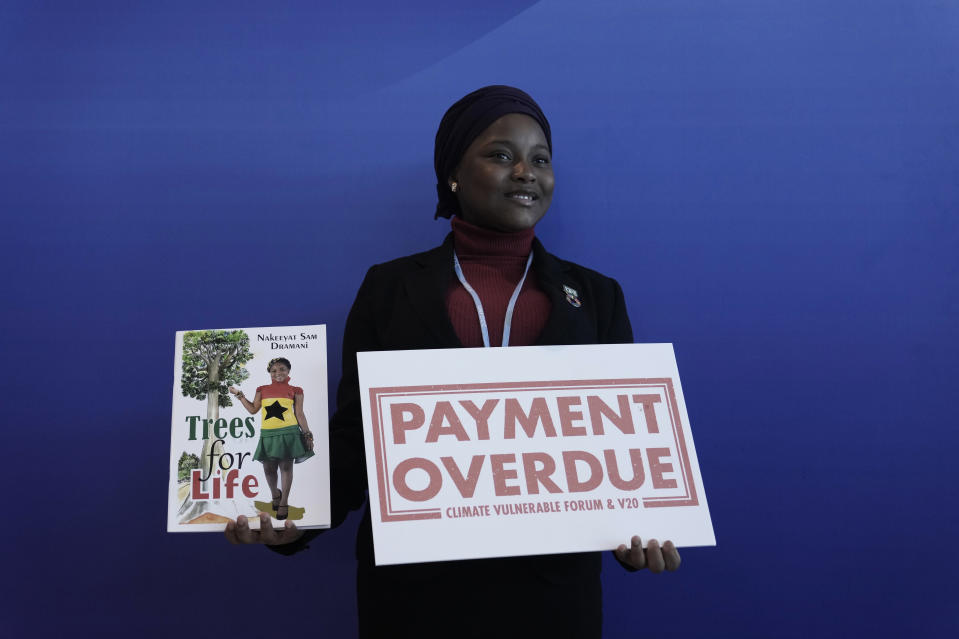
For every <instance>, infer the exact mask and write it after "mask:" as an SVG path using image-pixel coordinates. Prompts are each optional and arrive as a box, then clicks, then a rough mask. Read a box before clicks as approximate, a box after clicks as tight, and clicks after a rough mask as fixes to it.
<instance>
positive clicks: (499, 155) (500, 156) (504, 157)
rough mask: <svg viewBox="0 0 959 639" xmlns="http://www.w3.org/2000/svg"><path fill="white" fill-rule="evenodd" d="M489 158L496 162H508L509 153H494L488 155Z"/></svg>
mask: <svg viewBox="0 0 959 639" xmlns="http://www.w3.org/2000/svg"><path fill="white" fill-rule="evenodd" d="M490 157H492V158H496V159H497V160H509V159H510V158H509V153H506V152H505V151H494V152H493V153H491V154H490Z"/></svg>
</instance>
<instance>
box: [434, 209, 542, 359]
mask: <svg viewBox="0 0 959 639" xmlns="http://www.w3.org/2000/svg"><path fill="white" fill-rule="evenodd" d="M452 226H453V247H454V249H455V250H456V256H457V257H458V258H459V261H460V266H461V267H462V268H463V275H464V276H465V277H466V281H467V282H469V284H470V286H472V287H473V290H475V291H476V293H477V295H479V298H480V301H482V302H483V312H484V313H485V314H486V322H487V325H488V330H489V339H490V345H491V346H500V345H501V344H502V343H503V321H504V320H505V319H506V307H507V305H508V304H509V298H510V297H511V296H512V295H513V291H514V290H515V289H516V285H517V284H519V280H520V278H521V277H523V270H524V269H525V268H526V260H527V258H528V257H529V254H530V251H531V250H532V246H533V236H534V235H535V232H534V230H533V229H528V230H526V231H519V232H516V233H501V232H499V231H490V230H488V229H484V228H480V227H478V226H474V225H472V224H470V223H469V222H464V221H463V220H461V219H460V218H458V217H454V218H453V220H452ZM535 266H536V265H535V264H531V265H530V267H529V274H528V275H527V276H526V281H525V282H524V283H523V289H522V290H521V291H520V294H519V298H518V299H517V300H516V307H515V309H514V310H513V323H512V326H511V328H510V337H509V345H510V346H529V345H531V344H533V343H534V342H535V341H536V339H537V338H538V337H539V334H540V333H541V332H542V330H543V327H544V326H545V325H546V319H547V318H548V317H549V312H550V310H551V308H552V306H551V304H550V301H549V298H548V297H547V296H546V294H545V293H543V291H542V290H540V288H539V286H538V285H537V282H536V275H535V273H534V272H533V269H534V268H535ZM446 311H447V312H448V313H449V316H450V321H451V322H452V323H453V328H454V329H455V330H456V335H457V337H459V338H460V341H461V342H462V343H463V346H482V345H483V333H482V331H481V330H480V324H479V316H478V315H477V313H476V305H475V304H474V303H473V298H472V297H471V296H470V294H469V292H467V290H466V289H465V288H463V285H462V284H460V281H459V279H458V278H456V277H453V280H452V282H451V283H450V288H449V290H448V291H447V292H446Z"/></svg>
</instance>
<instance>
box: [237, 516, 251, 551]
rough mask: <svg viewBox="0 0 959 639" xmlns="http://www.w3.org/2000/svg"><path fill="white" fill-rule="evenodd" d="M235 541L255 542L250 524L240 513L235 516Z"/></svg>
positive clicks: (240, 542)
mask: <svg viewBox="0 0 959 639" xmlns="http://www.w3.org/2000/svg"><path fill="white" fill-rule="evenodd" d="M236 543H238V544H252V543H255V540H254V539H253V531H252V530H250V524H249V522H247V520H246V517H245V516H243V515H240V516H239V517H237V518H236Z"/></svg>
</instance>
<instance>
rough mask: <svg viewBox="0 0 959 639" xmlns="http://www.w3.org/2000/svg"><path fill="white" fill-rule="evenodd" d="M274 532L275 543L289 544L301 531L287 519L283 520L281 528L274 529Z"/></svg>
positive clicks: (297, 537) (298, 536)
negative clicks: (278, 529)
mask: <svg viewBox="0 0 959 639" xmlns="http://www.w3.org/2000/svg"><path fill="white" fill-rule="evenodd" d="M274 533H275V534H276V539H277V541H276V543H277V544H289V543H291V542H294V541H296V540H297V539H299V538H300V535H302V534H303V533H302V532H301V531H300V530H299V529H298V528H297V527H296V524H294V523H293V522H292V521H290V520H289V519H287V520H286V521H285V522H283V529H282V530H280V531H274Z"/></svg>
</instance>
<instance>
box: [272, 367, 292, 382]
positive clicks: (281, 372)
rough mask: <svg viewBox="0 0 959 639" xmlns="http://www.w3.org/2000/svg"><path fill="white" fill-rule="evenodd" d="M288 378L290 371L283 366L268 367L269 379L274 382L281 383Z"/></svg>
mask: <svg viewBox="0 0 959 639" xmlns="http://www.w3.org/2000/svg"><path fill="white" fill-rule="evenodd" d="M289 376H290V369H289V368H287V367H286V365H285V364H274V365H273V366H270V378H272V379H273V381H274V382H279V383H281V384H282V383H283V382H285V381H286V378H287V377H289Z"/></svg>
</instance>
